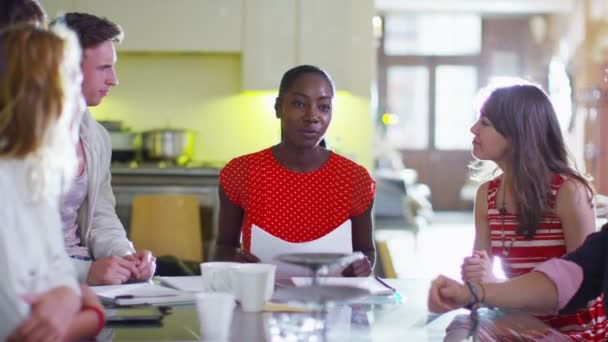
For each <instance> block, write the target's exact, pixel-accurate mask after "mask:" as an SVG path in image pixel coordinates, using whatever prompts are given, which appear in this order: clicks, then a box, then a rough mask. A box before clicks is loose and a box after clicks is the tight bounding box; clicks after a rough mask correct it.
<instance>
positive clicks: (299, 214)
mask: <svg viewBox="0 0 608 342" xmlns="http://www.w3.org/2000/svg"><path fill="white" fill-rule="evenodd" d="M220 184H221V186H222V188H223V190H224V192H225V193H226V195H227V196H228V198H229V199H230V200H231V201H232V202H233V203H234V204H236V205H238V206H239V207H241V208H242V209H243V212H244V215H243V224H242V226H241V232H242V240H243V248H244V249H245V250H247V251H250V250H251V229H252V226H253V225H255V226H257V227H260V228H261V229H263V230H264V231H265V232H267V233H269V234H271V235H273V236H276V237H278V238H281V239H283V240H286V241H288V242H291V243H299V242H307V241H312V240H316V239H319V238H321V237H323V236H325V235H326V234H329V233H331V232H332V231H333V230H334V229H336V228H337V227H339V226H340V225H342V224H343V223H344V222H346V221H347V220H349V219H350V218H351V217H356V216H359V215H361V214H363V213H364V212H365V211H366V210H367V209H368V208H369V206H370V205H371V203H372V200H373V198H374V194H375V189H376V183H375V182H374V180H373V179H372V178H371V177H370V175H369V173H368V172H367V170H366V169H365V168H363V167H362V166H360V165H357V164H356V163H354V162H352V161H351V160H349V159H347V158H344V157H342V156H340V155H338V154H336V153H333V152H330V156H329V159H328V160H327V162H326V163H325V164H324V165H323V166H321V167H320V168H319V169H317V170H315V171H311V172H307V173H296V172H293V171H291V170H289V169H287V168H285V167H283V166H282V165H280V164H279V162H278V161H277V160H276V159H275V158H274V156H273V154H272V149H271V148H268V149H265V150H262V151H260V152H256V153H252V154H248V155H245V156H241V157H238V158H235V159H233V160H232V161H230V163H228V165H226V167H224V169H222V171H221V173H220ZM348 243H352V242H351V241H349V242H348Z"/></svg>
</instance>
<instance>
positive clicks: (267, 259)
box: [251, 220, 353, 279]
mask: <svg viewBox="0 0 608 342" xmlns="http://www.w3.org/2000/svg"><path fill="white" fill-rule="evenodd" d="M351 241H352V227H351V221H350V220H346V221H345V222H344V223H343V224H342V225H340V226H339V227H338V228H336V229H334V230H333V231H332V232H330V233H329V234H327V235H325V236H323V237H320V238H318V239H316V240H312V241H307V242H298V243H293V242H289V241H285V240H283V239H281V238H279V237H276V236H274V235H272V234H270V233H268V232H266V231H265V230H264V229H262V228H260V227H258V226H256V225H253V226H252V227H251V253H253V254H254V255H255V256H257V257H258V258H260V260H261V261H262V262H263V263H268V264H275V265H277V275H276V277H277V279H280V278H289V277H292V276H309V275H311V271H310V270H309V269H307V268H305V267H301V266H294V265H289V264H285V263H281V262H279V261H277V260H276V259H275V258H276V257H277V256H278V255H281V254H288V253H344V254H351V253H352V252H353V248H352V244H351V243H350V242H351ZM343 268H344V266H342V267H338V269H330V273H331V274H335V275H338V274H340V273H341V272H342V269H343Z"/></svg>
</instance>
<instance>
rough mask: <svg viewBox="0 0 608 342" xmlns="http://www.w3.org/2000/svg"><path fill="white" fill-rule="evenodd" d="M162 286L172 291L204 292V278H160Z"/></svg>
mask: <svg viewBox="0 0 608 342" xmlns="http://www.w3.org/2000/svg"><path fill="white" fill-rule="evenodd" d="M158 278H159V279H160V284H161V285H163V286H166V287H170V288H172V289H176V290H180V291H185V292H203V291H204V288H203V278H202V277H201V276H182V277H158Z"/></svg>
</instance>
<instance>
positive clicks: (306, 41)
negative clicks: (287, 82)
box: [297, 0, 375, 97]
mask: <svg viewBox="0 0 608 342" xmlns="http://www.w3.org/2000/svg"><path fill="white" fill-rule="evenodd" d="M298 14H299V18H298V21H297V22H298V51H297V56H298V64H313V65H316V66H319V67H321V68H323V69H325V70H326V71H327V72H328V73H329V74H330V75H331V77H332V78H333V80H334V83H335V85H336V89H337V90H346V91H350V92H351V93H353V94H356V95H360V96H364V97H369V96H370V87H371V82H372V80H371V77H372V74H373V65H374V59H373V56H374V51H375V50H374V47H373V30H372V16H373V14H374V7H373V2H372V1H367V0H364V1H351V0H332V1H326V0H300V1H299V2H298Z"/></svg>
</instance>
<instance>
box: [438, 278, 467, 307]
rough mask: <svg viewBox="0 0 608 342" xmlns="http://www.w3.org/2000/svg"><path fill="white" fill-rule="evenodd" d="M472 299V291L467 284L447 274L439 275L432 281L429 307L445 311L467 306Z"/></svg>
mask: <svg viewBox="0 0 608 342" xmlns="http://www.w3.org/2000/svg"><path fill="white" fill-rule="evenodd" d="M470 300H471V292H469V289H467V288H466V286H465V285H463V284H460V283H459V282H457V281H456V280H454V279H451V278H448V277H446V276H439V277H437V278H436V279H435V280H433V282H432V283H431V288H430V290H429V298H428V309H429V311H431V312H434V313H444V312H448V311H451V310H454V309H458V308H461V307H463V306H465V305H466V304H467V303H468V302H469V301H470Z"/></svg>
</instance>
